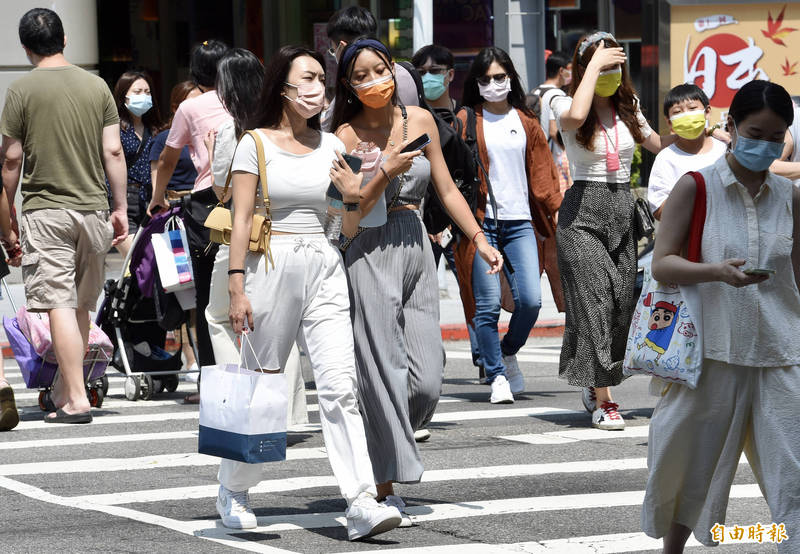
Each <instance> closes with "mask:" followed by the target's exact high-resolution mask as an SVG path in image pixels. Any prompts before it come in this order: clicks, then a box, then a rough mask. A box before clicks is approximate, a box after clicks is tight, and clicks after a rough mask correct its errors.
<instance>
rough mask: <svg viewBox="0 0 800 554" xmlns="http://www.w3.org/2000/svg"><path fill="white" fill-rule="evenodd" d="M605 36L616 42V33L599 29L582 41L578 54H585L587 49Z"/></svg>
mask: <svg viewBox="0 0 800 554" xmlns="http://www.w3.org/2000/svg"><path fill="white" fill-rule="evenodd" d="M604 38H608V39H611V40H613V41H614V42H616V39H615V38H614V35H612V34H611V33H606V32H605V31H597V32H596V33H592V34H591V35H589V36H588V37H586V38H585V39H583V42H581V45H580V46H579V47H578V56H583V53H584V52H586V49H587V48H589V46H591V45H592V44H594V43H595V42H599V41H601V40H603V39H604Z"/></svg>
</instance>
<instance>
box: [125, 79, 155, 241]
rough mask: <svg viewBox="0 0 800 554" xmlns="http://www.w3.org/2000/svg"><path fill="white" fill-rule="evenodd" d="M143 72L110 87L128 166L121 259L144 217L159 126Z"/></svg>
mask: <svg viewBox="0 0 800 554" xmlns="http://www.w3.org/2000/svg"><path fill="white" fill-rule="evenodd" d="M152 89H153V84H152V81H151V80H150V76H149V75H147V73H142V72H140V71H127V72H125V73H123V74H122V76H121V77H120V78H119V79H118V80H117V84H116V85H115V86H114V101H115V102H116V103H117V111H118V112H119V129H120V131H119V133H120V139H121V140H122V149H123V150H124V151H125V163H126V165H127V166H128V233H129V235H128V238H127V239H125V240H124V241H123V242H121V243H120V244H118V245H117V250H118V251H119V252H120V253H121V254H122V255H123V256H124V255H125V254H127V253H128V250H130V247H131V243H132V241H133V235H134V234H135V233H136V230H137V229H138V228H139V222H140V221H141V219H142V217H143V216H144V214H145V208H146V207H147V202H148V201H149V200H150V194H151V189H152V187H151V182H152V181H151V173H150V161H149V154H150V146H151V144H152V141H153V138H154V137H155V136H156V135H157V134H158V131H159V128H160V126H161V114H160V113H159V111H158V104H157V103H156V100H155V98H154V97H153V95H152Z"/></svg>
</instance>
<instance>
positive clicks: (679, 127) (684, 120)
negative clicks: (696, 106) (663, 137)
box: [669, 110, 706, 140]
mask: <svg viewBox="0 0 800 554" xmlns="http://www.w3.org/2000/svg"><path fill="white" fill-rule="evenodd" d="M669 122H670V123H671V124H672V130H673V131H675V134H676V135H678V136H679V137H681V138H685V139H688V140H692V139H696V138H697V137H699V136H700V135H702V134H703V131H704V130H705V128H706V112H705V110H694V111H691V112H683V113H679V114H675V115H673V116H672V117H670V118H669Z"/></svg>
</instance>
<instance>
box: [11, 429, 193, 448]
mask: <svg viewBox="0 0 800 554" xmlns="http://www.w3.org/2000/svg"><path fill="white" fill-rule="evenodd" d="M180 439H197V431H174V432H167V433H137V434H133V435H106V436H96V437H70V438H65V439H41V440H21V441H11V442H0V450H23V449H26V448H53V447H57V446H83V445H86V444H112V443H119V442H150V441H157V440H180Z"/></svg>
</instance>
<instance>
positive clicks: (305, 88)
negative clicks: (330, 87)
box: [283, 81, 325, 119]
mask: <svg viewBox="0 0 800 554" xmlns="http://www.w3.org/2000/svg"><path fill="white" fill-rule="evenodd" d="M284 84H285V85H286V86H287V87H292V88H296V89H297V98H289V97H288V96H286V95H285V94H284V95H283V96H284V98H286V99H287V100H288V101H290V102H291V103H292V106H294V109H295V111H296V112H297V113H298V115H300V117H302V118H303V119H311V118H312V117H314V116H315V115H317V114H318V113H319V112H321V111H322V107H323V106H324V105H325V87H324V86H323V85H322V83H320V82H319V81H315V82H313V83H301V84H299V85H293V84H292V83H284Z"/></svg>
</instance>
